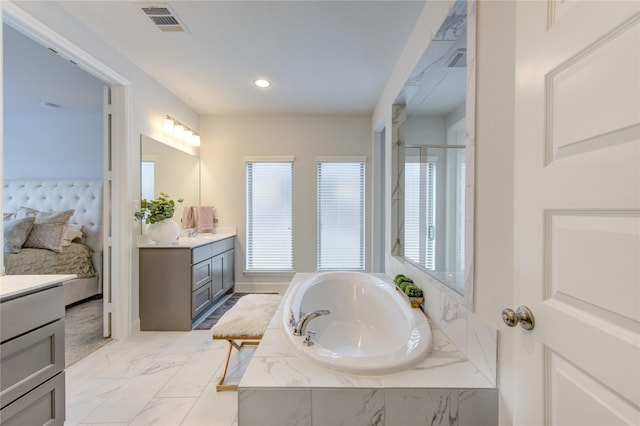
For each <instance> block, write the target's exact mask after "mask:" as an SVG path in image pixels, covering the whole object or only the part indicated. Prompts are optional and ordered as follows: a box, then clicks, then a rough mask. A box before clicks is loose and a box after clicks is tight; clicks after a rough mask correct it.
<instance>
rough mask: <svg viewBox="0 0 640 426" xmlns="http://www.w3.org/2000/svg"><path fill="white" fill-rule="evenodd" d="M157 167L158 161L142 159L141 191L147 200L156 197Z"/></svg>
mask: <svg viewBox="0 0 640 426" xmlns="http://www.w3.org/2000/svg"><path fill="white" fill-rule="evenodd" d="M155 168H156V163H155V162H154V161H142V163H141V165H140V181H141V182H140V192H141V193H142V198H144V199H146V200H153V199H154V198H155V197H154V182H155Z"/></svg>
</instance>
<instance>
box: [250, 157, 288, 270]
mask: <svg viewBox="0 0 640 426" xmlns="http://www.w3.org/2000/svg"><path fill="white" fill-rule="evenodd" d="M292 181H293V160H291V161H247V265H246V266H247V270H248V271H280V270H292V269H293V204H292V194H293V184H292Z"/></svg>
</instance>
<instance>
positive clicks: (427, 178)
mask: <svg viewBox="0 0 640 426" xmlns="http://www.w3.org/2000/svg"><path fill="white" fill-rule="evenodd" d="M406 155H407V159H406V163H405V166H404V167H405V169H404V177H405V181H404V196H405V201H404V244H405V245H404V255H405V257H407V258H409V259H411V260H412V261H414V262H416V263H418V264H420V265H424V267H425V268H426V269H428V270H431V271H432V270H434V269H435V258H436V231H435V223H436V162H435V161H421V152H420V148H414V147H408V148H407V149H406Z"/></svg>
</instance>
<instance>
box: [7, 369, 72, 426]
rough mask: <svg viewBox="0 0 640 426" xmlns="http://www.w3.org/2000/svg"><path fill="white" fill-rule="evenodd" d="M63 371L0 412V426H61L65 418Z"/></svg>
mask: <svg viewBox="0 0 640 426" xmlns="http://www.w3.org/2000/svg"><path fill="white" fill-rule="evenodd" d="M64 404H65V395H64V371H63V372H62V373H60V374H58V375H57V376H55V377H54V378H52V379H49V380H48V381H46V382H44V383H43V384H41V385H40V386H38V387H37V388H35V389H34V390H32V391H31V392H29V393H27V394H26V395H24V396H22V397H21V398H19V399H17V400H15V401H14V402H12V403H11V404H9V405H7V406H6V407H4V408H2V410H0V418H1V419H2V426H24V425H47V426H53V425H58V426H62V425H63V424H64V418H65V411H64V410H65V405H64Z"/></svg>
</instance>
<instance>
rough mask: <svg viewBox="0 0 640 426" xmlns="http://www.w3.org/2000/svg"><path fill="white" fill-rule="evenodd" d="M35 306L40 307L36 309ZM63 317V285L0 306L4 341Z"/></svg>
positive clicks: (0, 321)
mask: <svg viewBox="0 0 640 426" xmlns="http://www.w3.org/2000/svg"><path fill="white" fill-rule="evenodd" d="M34 306H37V307H38V308H37V309H34V308H33V307H34ZM63 317H64V289H63V287H62V286H57V287H52V288H48V289H46V290H43V291H38V292H36V293H32V294H28V295H26V296H23V297H18V298H16V299H11V300H7V301H5V302H2V305H1V306H0V336H2V341H3V342H6V341H7V340H9V339H12V338H14V337H16V336H19V335H21V334H23V333H26V332H27V331H29V330H33V329H34V328H37V327H40V326H41V325H44V324H48V323H50V322H53V321H55V320H57V319H58V318H63Z"/></svg>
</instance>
